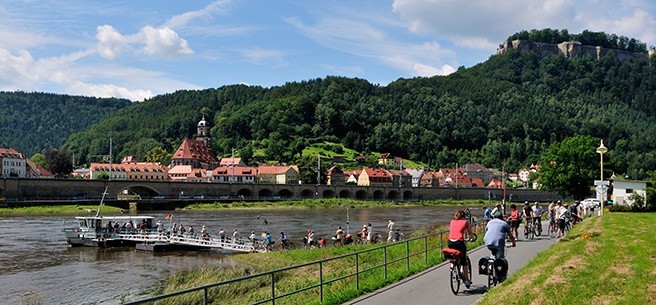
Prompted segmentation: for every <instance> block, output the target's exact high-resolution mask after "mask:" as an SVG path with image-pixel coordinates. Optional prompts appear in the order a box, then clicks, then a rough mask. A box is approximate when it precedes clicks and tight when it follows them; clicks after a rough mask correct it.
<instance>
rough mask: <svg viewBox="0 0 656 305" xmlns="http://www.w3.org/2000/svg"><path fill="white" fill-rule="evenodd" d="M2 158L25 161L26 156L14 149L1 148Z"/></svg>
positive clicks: (0, 156) (0, 154)
mask: <svg viewBox="0 0 656 305" xmlns="http://www.w3.org/2000/svg"><path fill="white" fill-rule="evenodd" d="M0 158H12V159H25V156H24V155H23V154H22V153H20V152H18V151H16V150H15V149H13V148H4V147H0Z"/></svg>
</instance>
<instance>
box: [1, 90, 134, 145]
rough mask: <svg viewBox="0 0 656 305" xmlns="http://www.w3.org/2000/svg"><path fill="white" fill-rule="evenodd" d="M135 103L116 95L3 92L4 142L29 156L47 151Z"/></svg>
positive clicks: (2, 119)
mask: <svg viewBox="0 0 656 305" xmlns="http://www.w3.org/2000/svg"><path fill="white" fill-rule="evenodd" d="M131 104H132V103H131V102H130V101H128V100H123V99H115V98H95V97H84V96H69V95H59V94H48V93H25V92H0V109H2V111H0V145H2V146H4V147H10V148H14V149H16V150H18V151H20V152H22V153H23V154H25V155H26V156H28V157H29V156H32V155H33V154H34V153H37V152H40V153H43V152H45V151H46V150H48V149H50V148H58V147H60V146H61V145H62V144H64V141H65V140H66V137H68V136H69V135H70V134H72V133H74V132H77V131H80V130H83V129H84V128H86V127H88V126H90V125H92V124H94V123H96V122H98V121H99V120H100V119H102V118H105V117H108V116H110V115H111V114H112V113H114V112H116V111H117V110H118V109H121V108H124V107H127V106H129V105H131Z"/></svg>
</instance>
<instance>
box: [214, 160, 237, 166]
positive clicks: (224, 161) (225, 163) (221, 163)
mask: <svg viewBox="0 0 656 305" xmlns="http://www.w3.org/2000/svg"><path fill="white" fill-rule="evenodd" d="M233 164H234V165H239V164H242V162H241V158H221V162H220V163H219V166H227V165H233Z"/></svg>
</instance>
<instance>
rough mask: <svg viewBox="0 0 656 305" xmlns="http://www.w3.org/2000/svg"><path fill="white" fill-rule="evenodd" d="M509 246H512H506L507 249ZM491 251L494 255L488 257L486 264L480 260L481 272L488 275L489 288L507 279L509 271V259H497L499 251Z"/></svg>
mask: <svg viewBox="0 0 656 305" xmlns="http://www.w3.org/2000/svg"><path fill="white" fill-rule="evenodd" d="M507 248H510V246H506V249H507ZM491 252H492V255H490V256H488V257H487V261H486V262H485V264H484V265H480V262H479V274H482V275H487V288H488V290H489V289H491V288H492V287H494V286H496V285H497V284H499V283H501V282H503V281H505V280H506V276H507V273H508V261H507V260H506V259H505V258H501V259H498V260H497V258H496V255H497V253H496V252H497V251H496V250H491ZM484 258H485V257H484Z"/></svg>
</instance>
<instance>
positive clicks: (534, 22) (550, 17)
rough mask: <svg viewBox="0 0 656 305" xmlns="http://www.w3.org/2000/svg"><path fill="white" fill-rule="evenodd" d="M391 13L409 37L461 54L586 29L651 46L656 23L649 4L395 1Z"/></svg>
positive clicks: (524, 0) (530, 0)
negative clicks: (525, 36)
mask: <svg viewBox="0 0 656 305" xmlns="http://www.w3.org/2000/svg"><path fill="white" fill-rule="evenodd" d="M649 6H652V7H651V9H643V7H649ZM392 8H393V12H395V13H397V14H398V15H399V17H400V18H401V19H402V20H404V21H405V22H406V23H407V28H408V30H410V31H411V32H412V33H415V34H419V35H431V36H432V37H436V38H437V39H447V40H450V41H452V42H453V43H454V44H456V45H457V46H462V47H466V48H474V49H486V50H494V49H495V48H496V47H497V46H498V45H499V44H500V43H502V42H503V40H504V39H506V38H507V37H508V36H510V35H512V34H514V33H516V32H519V31H521V30H531V29H543V28H552V29H567V30H569V32H570V33H580V32H581V31H583V30H585V29H589V30H592V31H603V32H606V33H615V34H618V35H624V36H627V37H635V38H639V39H641V40H642V41H643V42H647V43H650V42H651V43H654V42H656V39H655V38H656V32H655V31H656V30H655V29H656V21H655V18H654V16H653V15H652V14H651V13H649V12H651V11H653V4H652V3H650V2H645V1H641V0H628V1H615V2H607V1H598V0H584V1H569V0H504V1H490V0H470V1H459V0H394V3H393V4H392Z"/></svg>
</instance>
